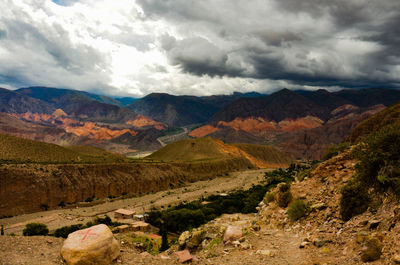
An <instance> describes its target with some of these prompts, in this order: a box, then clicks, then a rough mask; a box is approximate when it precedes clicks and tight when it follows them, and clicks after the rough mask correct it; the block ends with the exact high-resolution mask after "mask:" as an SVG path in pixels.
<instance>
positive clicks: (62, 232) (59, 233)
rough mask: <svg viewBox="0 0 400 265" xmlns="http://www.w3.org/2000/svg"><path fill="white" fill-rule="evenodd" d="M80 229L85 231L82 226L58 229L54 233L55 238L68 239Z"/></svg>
mask: <svg viewBox="0 0 400 265" xmlns="http://www.w3.org/2000/svg"><path fill="white" fill-rule="evenodd" d="M80 229H83V225H82V224H76V225H70V226H63V227H61V228H58V229H56V231H55V232H54V236H55V237H62V238H67V237H68V235H69V234H71V233H73V232H75V231H78V230H80Z"/></svg>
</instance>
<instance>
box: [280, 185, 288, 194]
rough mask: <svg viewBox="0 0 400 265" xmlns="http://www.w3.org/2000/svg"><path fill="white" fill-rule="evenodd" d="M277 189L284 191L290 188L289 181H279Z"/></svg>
mask: <svg viewBox="0 0 400 265" xmlns="http://www.w3.org/2000/svg"><path fill="white" fill-rule="evenodd" d="M278 190H279V192H281V193H283V192H286V191H288V190H290V184H289V183H280V184H279V185H278Z"/></svg>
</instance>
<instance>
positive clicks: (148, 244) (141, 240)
mask: <svg viewBox="0 0 400 265" xmlns="http://www.w3.org/2000/svg"><path fill="white" fill-rule="evenodd" d="M129 239H130V241H131V243H136V244H139V245H140V246H141V248H143V250H145V251H147V252H148V253H150V254H152V255H157V254H158V253H159V251H158V246H157V245H155V244H154V243H153V242H152V241H151V240H150V239H149V238H148V237H147V236H139V235H136V234H132V235H130V236H129Z"/></svg>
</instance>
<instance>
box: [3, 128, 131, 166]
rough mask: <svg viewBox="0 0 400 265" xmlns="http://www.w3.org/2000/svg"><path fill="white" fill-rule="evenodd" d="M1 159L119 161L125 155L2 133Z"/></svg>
mask: <svg viewBox="0 0 400 265" xmlns="http://www.w3.org/2000/svg"><path fill="white" fill-rule="evenodd" d="M0 161H2V162H4V163H117V162H126V161H128V160H127V158H125V157H124V156H121V155H118V154H113V153H110V152H107V151H105V150H102V149H100V148H96V147H90V146H71V147H63V146H59V145H56V144H49V143H43V142H38V141H33V140H28V139H24V138H19V137H15V136H11V135H5V134H0Z"/></svg>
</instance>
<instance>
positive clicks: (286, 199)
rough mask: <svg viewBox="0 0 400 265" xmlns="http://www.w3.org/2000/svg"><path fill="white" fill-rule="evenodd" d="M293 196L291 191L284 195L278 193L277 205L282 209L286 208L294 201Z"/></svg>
mask: <svg viewBox="0 0 400 265" xmlns="http://www.w3.org/2000/svg"><path fill="white" fill-rule="evenodd" d="M292 199H293V195H292V193H291V192H290V191H285V192H283V193H278V198H277V200H276V202H277V204H278V206H279V207H281V208H286V207H287V206H288V205H289V203H290V202H291V201H292Z"/></svg>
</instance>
